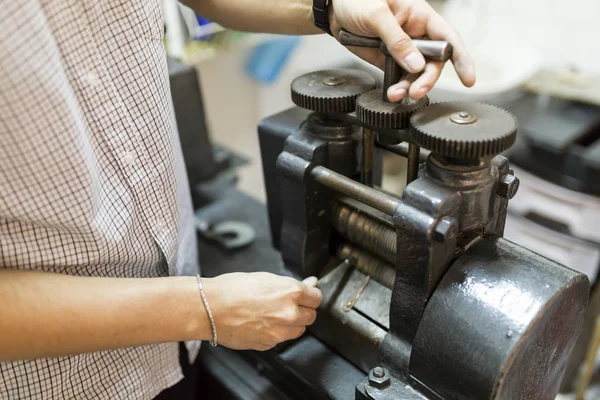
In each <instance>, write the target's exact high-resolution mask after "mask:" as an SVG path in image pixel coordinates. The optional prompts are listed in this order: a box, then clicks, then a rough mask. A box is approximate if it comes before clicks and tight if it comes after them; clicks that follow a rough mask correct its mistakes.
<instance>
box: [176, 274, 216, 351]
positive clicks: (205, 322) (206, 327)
mask: <svg viewBox="0 0 600 400" xmlns="http://www.w3.org/2000/svg"><path fill="white" fill-rule="evenodd" d="M171 279H173V280H174V282H173V285H172V291H173V293H172V298H179V299H178V300H177V302H178V303H179V304H178V305H179V306H182V307H183V308H184V309H185V310H186V311H185V312H184V313H183V314H182V316H183V321H181V325H180V326H181V329H182V331H183V332H182V335H180V336H183V338H182V339H179V340H210V339H211V338H212V332H211V327H210V323H209V319H208V313H207V312H206V309H205V307H204V304H202V297H201V296H200V291H199V289H198V282H197V280H196V277H195V276H185V277H175V278H171ZM206 281H208V279H207V280H206ZM182 294H183V296H181V295H182Z"/></svg>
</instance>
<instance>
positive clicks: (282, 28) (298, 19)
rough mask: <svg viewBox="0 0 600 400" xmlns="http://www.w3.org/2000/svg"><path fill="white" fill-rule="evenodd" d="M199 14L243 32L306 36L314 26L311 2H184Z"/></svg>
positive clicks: (277, 0) (315, 29) (250, 0)
mask: <svg viewBox="0 0 600 400" xmlns="http://www.w3.org/2000/svg"><path fill="white" fill-rule="evenodd" d="M184 2H185V3H186V4H187V5H188V6H189V7H191V8H192V9H193V10H194V11H196V13H198V14H200V15H202V16H203V17H205V18H208V19H210V20H212V21H215V22H218V23H219V24H221V25H223V26H225V27H227V28H231V29H236V30H240V31H247V32H264V33H279V34H290V35H306V34H316V33H322V31H320V30H319V29H317V28H316V27H315V26H314V24H313V12H312V0H185V1H184Z"/></svg>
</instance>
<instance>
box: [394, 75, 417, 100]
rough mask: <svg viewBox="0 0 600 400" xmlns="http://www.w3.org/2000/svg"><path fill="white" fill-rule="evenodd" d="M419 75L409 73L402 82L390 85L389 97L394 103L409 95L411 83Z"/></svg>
mask: <svg viewBox="0 0 600 400" xmlns="http://www.w3.org/2000/svg"><path fill="white" fill-rule="evenodd" d="M418 76H419V75H408V76H406V77H405V78H404V79H402V80H401V81H400V82H398V83H396V84H395V85H392V86H390V87H389V89H388V92H387V95H388V99H389V100H390V101H391V102H392V103H394V102H397V101H400V100H402V99H403V98H405V97H407V96H408V89H409V88H410V85H412V83H413V82H414V81H415V80H416V79H417V78H418Z"/></svg>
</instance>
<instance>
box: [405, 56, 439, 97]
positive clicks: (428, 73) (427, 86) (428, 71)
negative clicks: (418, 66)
mask: <svg viewBox="0 0 600 400" xmlns="http://www.w3.org/2000/svg"><path fill="white" fill-rule="evenodd" d="M443 68H444V63H443V62H428V63H427V65H426V66H425V71H424V72H423V73H422V74H421V76H420V77H419V78H417V80H415V81H414V83H413V84H412V85H410V90H409V95H410V97H411V98H412V99H413V100H419V99H421V98H423V97H424V96H425V95H426V94H427V93H429V91H430V90H431V88H432V87H433V85H435V83H436V82H437V80H438V79H439V78H440V74H441V73H442V69H443Z"/></svg>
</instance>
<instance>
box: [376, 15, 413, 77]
mask: <svg viewBox="0 0 600 400" xmlns="http://www.w3.org/2000/svg"><path fill="white" fill-rule="evenodd" d="M370 25H371V26H370V27H371V28H372V29H373V30H374V31H375V33H376V34H377V36H379V38H380V39H381V40H382V41H383V42H384V43H385V45H386V47H387V49H388V51H389V52H390V54H391V55H392V57H394V59H395V60H396V62H397V63H398V64H400V66H402V67H403V68H404V69H405V70H406V71H408V72H409V73H411V74H416V73H419V72H421V71H423V69H424V68H425V58H424V57H423V55H422V54H421V52H419V50H417V46H415V45H414V43H413V41H412V39H411V38H410V36H408V35H407V34H406V32H404V31H403V30H402V28H401V27H400V23H399V22H398V20H396V17H394V15H393V14H392V11H391V10H390V9H389V8H386V7H382V8H381V11H379V12H378V13H377V14H376V16H375V18H373V19H371V23H370Z"/></svg>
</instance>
